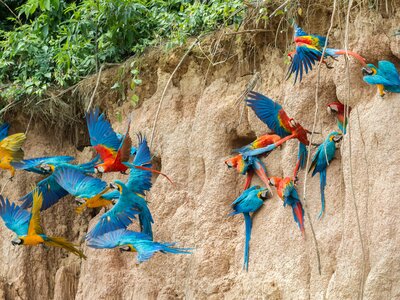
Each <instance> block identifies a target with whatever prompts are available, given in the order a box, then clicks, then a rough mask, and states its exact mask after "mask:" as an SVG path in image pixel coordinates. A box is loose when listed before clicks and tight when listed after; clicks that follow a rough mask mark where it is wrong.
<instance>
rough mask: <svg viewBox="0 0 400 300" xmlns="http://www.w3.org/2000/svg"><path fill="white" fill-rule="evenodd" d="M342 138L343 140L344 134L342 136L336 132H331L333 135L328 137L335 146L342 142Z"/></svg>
mask: <svg viewBox="0 0 400 300" xmlns="http://www.w3.org/2000/svg"><path fill="white" fill-rule="evenodd" d="M342 138H343V134H341V133H339V132H336V131H334V132H331V133H330V134H329V135H328V139H329V140H330V141H333V142H334V143H335V144H336V143H339V142H340V141H341V140H342Z"/></svg>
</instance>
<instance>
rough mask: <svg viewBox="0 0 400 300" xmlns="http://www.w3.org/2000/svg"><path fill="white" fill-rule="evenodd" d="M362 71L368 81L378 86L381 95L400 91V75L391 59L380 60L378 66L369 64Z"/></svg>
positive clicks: (364, 78)
mask: <svg viewBox="0 0 400 300" xmlns="http://www.w3.org/2000/svg"><path fill="white" fill-rule="evenodd" d="M362 73H363V75H364V77H363V80H364V81H365V82H366V83H368V84H373V85H376V86H377V88H378V93H379V95H380V96H381V97H383V96H385V92H392V93H400V75H399V72H398V71H397V69H396V67H395V65H394V64H393V63H391V62H390V61H387V60H381V61H379V62H378V68H377V67H375V66H374V65H373V64H368V65H367V66H366V67H364V68H363V69H362Z"/></svg>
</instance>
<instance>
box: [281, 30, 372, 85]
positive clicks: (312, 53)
mask: <svg viewBox="0 0 400 300" xmlns="http://www.w3.org/2000/svg"><path fill="white" fill-rule="evenodd" d="M293 39H294V42H295V44H296V50H295V51H292V52H289V54H288V56H289V58H290V59H291V64H290V67H289V69H288V72H287V76H286V79H288V78H289V77H290V76H291V75H292V74H293V73H295V79H294V83H296V81H297V78H298V76H299V75H300V78H299V79H300V80H299V81H300V82H301V80H302V79H303V70H304V72H305V73H306V74H308V72H309V71H311V70H312V68H313V65H315V63H316V62H317V63H318V62H319V61H320V60H321V56H322V52H323V48H324V46H325V44H326V42H327V40H326V37H323V36H320V35H315V34H307V33H306V32H304V31H303V29H301V28H300V27H299V26H297V25H294V35H293ZM345 54H346V50H342V49H332V48H326V49H325V54H324V60H323V61H322V62H323V63H325V64H326V66H327V67H328V68H331V67H330V66H329V65H328V64H327V63H326V61H325V59H326V58H328V57H332V58H336V57H338V56H339V55H345ZM347 54H348V55H350V56H353V57H354V58H355V59H357V60H358V61H359V62H360V63H361V64H362V65H365V59H364V58H363V57H361V56H360V55H359V54H357V53H355V52H352V51H347Z"/></svg>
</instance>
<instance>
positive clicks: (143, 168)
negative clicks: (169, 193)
mask: <svg viewBox="0 0 400 300" xmlns="http://www.w3.org/2000/svg"><path fill="white" fill-rule="evenodd" d="M135 168H136V169H140V170H145V171H150V172H152V173H156V174H160V175H162V176H164V177H165V178H167V180H168V181H169V182H170V183H171V184H172V185H175V183H174V182H173V181H172V180H171V179H170V178H169V177H168V175H166V174H164V173H162V172H160V171H157V170H154V169H151V168H147V167H143V166H136V165H135Z"/></svg>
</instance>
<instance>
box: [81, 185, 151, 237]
mask: <svg viewBox="0 0 400 300" xmlns="http://www.w3.org/2000/svg"><path fill="white" fill-rule="evenodd" d="M110 187H111V188H113V189H117V190H118V192H119V194H120V196H119V199H118V201H117V203H116V204H115V205H114V206H113V208H112V209H111V210H109V211H108V212H106V213H105V214H103V215H102V216H101V217H100V220H99V221H98V222H97V224H96V225H95V226H94V228H93V229H92V230H91V231H90V232H89V233H88V234H87V238H89V239H90V238H94V237H97V236H100V235H103V234H104V233H107V232H110V231H114V230H117V229H121V228H127V227H128V225H129V224H131V223H132V220H133V219H135V215H139V221H140V227H141V230H142V231H143V232H144V233H146V234H147V235H149V236H150V237H153V231H152V228H151V224H152V223H154V220H153V217H152V216H151V213H150V210H149V208H148V206H147V203H146V200H145V199H144V197H143V196H142V195H140V194H136V193H133V192H131V191H130V190H129V188H128V187H127V186H126V185H125V184H124V183H123V182H122V181H120V180H115V181H114V183H111V184H110Z"/></svg>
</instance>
